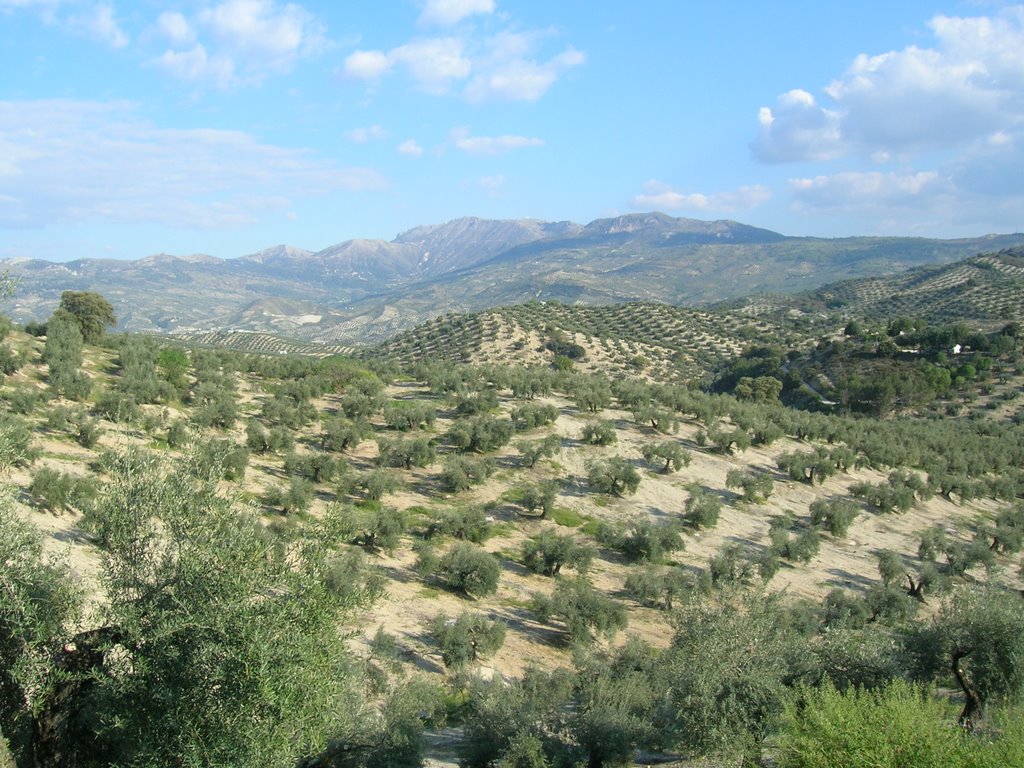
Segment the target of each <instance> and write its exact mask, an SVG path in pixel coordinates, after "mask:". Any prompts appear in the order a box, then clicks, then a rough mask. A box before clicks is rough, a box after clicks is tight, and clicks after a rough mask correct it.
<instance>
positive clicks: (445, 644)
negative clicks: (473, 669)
mask: <svg viewBox="0 0 1024 768" xmlns="http://www.w3.org/2000/svg"><path fill="white" fill-rule="evenodd" d="M431 634H432V635H433V636H434V640H435V641H436V642H437V645H438V647H439V648H440V649H441V658H442V659H443V660H444V665H445V666H446V667H448V668H449V669H458V668H461V667H463V666H465V665H466V664H471V663H473V662H476V661H478V660H479V659H481V658H485V657H487V656H490V655H492V654H494V653H496V652H497V651H498V649H499V648H501V646H502V645H503V644H504V642H505V625H504V624H502V623H500V622H497V621H488V620H487V619H486V618H484V617H483V615H481V614H479V613H469V612H466V613H463V614H461V615H460V616H459V617H458V618H457V619H451V618H449V617H448V615H447V614H444V613H441V614H438V615H437V616H436V617H435V618H434V621H433V623H432V625H431Z"/></svg>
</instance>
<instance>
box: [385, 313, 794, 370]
mask: <svg viewBox="0 0 1024 768" xmlns="http://www.w3.org/2000/svg"><path fill="white" fill-rule="evenodd" d="M802 341H803V337H802V336H801V335H800V334H799V333H797V332H795V331H791V330H786V329H784V328H783V327H781V326H779V325H777V324H775V323H772V322H770V321H766V320H758V319H754V320H752V319H751V318H748V317H745V316H743V315H740V314H728V313H712V312H704V311H700V310H695V309H686V308H682V307H674V306H670V305H667V304H657V303H652V302H635V303H628V304H613V305H607V306H578V305H566V304H562V303H560V302H529V303H527V304H520V305H516V306H510V307H501V308H498V309H492V310H485V311H482V312H476V313H471V314H449V315H444V316H441V317H438V318H435V319H434V320H433V321H431V322H428V323H425V324H424V325H421V326H419V327H417V328H414V329H412V330H410V331H407V332H405V333H401V334H398V335H397V336H395V337H394V338H392V339H390V340H388V341H386V342H384V343H383V344H380V345H378V346H377V347H375V348H373V351H372V354H373V355H379V356H383V357H385V358H388V359H392V360H396V361H399V362H400V363H402V364H405V365H408V364H412V363H416V362H424V361H446V362H470V361H472V362H474V363H478V364H481V363H491V364H504V363H508V362H511V361H516V362H517V363H519V364H529V365H544V364H550V363H551V362H552V360H553V359H554V358H555V357H556V356H559V355H561V356H563V357H567V358H569V360H570V361H571V362H572V365H573V366H574V368H576V369H577V370H581V371H592V372H601V373H606V374H613V375H626V376H633V377H636V376H643V377H646V378H649V379H653V380H660V381H676V380H683V379H686V380H700V379H703V378H706V376H707V375H708V373H709V372H710V371H712V370H713V369H714V368H716V367H717V366H718V365H719V364H720V363H722V362H723V361H724V360H727V359H730V358H732V357H735V356H736V355H738V354H739V353H740V352H741V351H742V350H743V349H744V348H745V347H747V346H749V345H751V344H755V343H781V344H787V345H793V346H796V345H799V344H801V343H802Z"/></svg>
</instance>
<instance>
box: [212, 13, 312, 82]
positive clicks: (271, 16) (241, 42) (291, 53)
mask: <svg viewBox="0 0 1024 768" xmlns="http://www.w3.org/2000/svg"><path fill="white" fill-rule="evenodd" d="M199 22H200V23H201V24H204V25H206V26H207V27H209V28H210V30H211V31H212V32H213V33H214V34H215V35H216V36H217V37H218V38H219V39H221V40H223V41H224V42H225V43H226V44H227V45H228V46H229V47H230V48H231V49H233V50H235V51H238V52H245V53H250V54H252V55H255V56H263V57H267V58H268V59H269V60H270V63H271V65H272V66H274V67H280V68H290V66H291V64H292V63H293V62H294V60H295V58H296V57H297V56H299V55H300V54H302V53H312V52H315V51H317V50H319V49H320V48H321V46H322V45H323V43H324V30H323V26H322V25H321V24H320V22H319V21H317V20H316V19H315V18H314V17H313V15H312V14H311V13H309V11H307V10H306V9H304V8H303V7H302V6H300V5H297V4H295V3H286V4H284V5H280V4H278V3H276V2H274V0H225V2H222V3H219V4H218V5H215V6H212V7H210V8H206V9H204V10H203V11H201V12H200V13H199Z"/></svg>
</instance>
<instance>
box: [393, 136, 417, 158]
mask: <svg viewBox="0 0 1024 768" xmlns="http://www.w3.org/2000/svg"><path fill="white" fill-rule="evenodd" d="M398 151H399V152H401V153H402V154H403V155H409V156H410V157H419V156H420V155H422V154H423V147H421V146H420V144H419V142H418V141H416V139H406V140H405V141H403V142H402V143H401V144H399V145H398Z"/></svg>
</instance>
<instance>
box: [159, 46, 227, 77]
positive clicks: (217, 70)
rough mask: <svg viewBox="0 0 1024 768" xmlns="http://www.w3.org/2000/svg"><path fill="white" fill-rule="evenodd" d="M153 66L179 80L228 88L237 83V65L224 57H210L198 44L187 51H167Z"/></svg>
mask: <svg viewBox="0 0 1024 768" xmlns="http://www.w3.org/2000/svg"><path fill="white" fill-rule="evenodd" d="M152 63H153V64H155V65H156V66H158V67H159V68H160V69H162V70H163V71H164V72H166V73H167V74H169V75H171V76H172V77H175V78H177V79H179V80H196V81H202V82H205V83H208V84H210V85H213V86H214V87H216V88H227V87H228V86H229V85H231V84H232V83H233V82H234V81H235V63H234V61H233V60H232V59H231V58H230V57H228V56H224V55H217V56H210V54H208V53H207V52H206V48H205V47H204V46H203V45H202V44H200V43H197V44H196V45H194V46H192V47H191V48H188V49H186V50H180V51H176V50H171V49H169V50H166V51H164V52H163V53H162V54H160V56H158V57H157V58H155V59H153V61H152Z"/></svg>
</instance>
